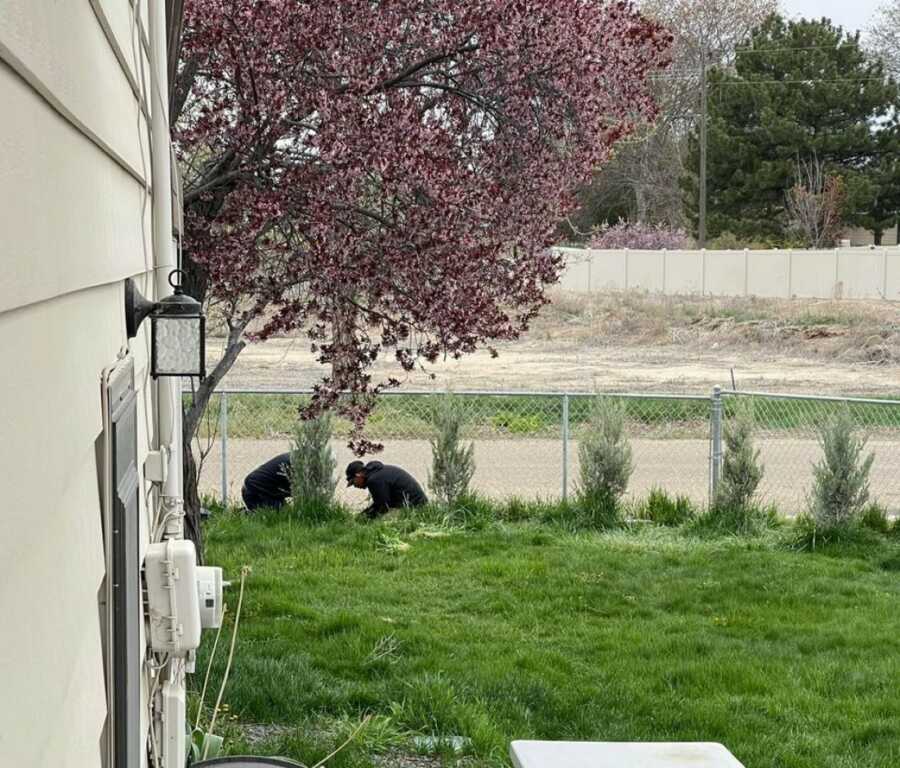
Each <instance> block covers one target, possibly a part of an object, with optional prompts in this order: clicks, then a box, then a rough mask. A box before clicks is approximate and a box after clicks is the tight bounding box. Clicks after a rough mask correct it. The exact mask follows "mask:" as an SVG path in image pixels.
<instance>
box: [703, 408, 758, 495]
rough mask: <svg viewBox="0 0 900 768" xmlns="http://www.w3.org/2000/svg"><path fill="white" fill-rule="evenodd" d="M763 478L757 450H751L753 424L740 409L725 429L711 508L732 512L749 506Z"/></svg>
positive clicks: (748, 415)
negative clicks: (722, 450) (720, 466)
mask: <svg viewBox="0 0 900 768" xmlns="http://www.w3.org/2000/svg"><path fill="white" fill-rule="evenodd" d="M762 476H763V466H762V464H760V462H759V451H758V450H754V448H753V421H752V419H751V416H750V414H749V413H748V412H747V410H746V409H743V408H742V409H739V410H738V412H737V413H736V414H735V415H734V417H733V418H732V419H730V420H729V422H728V424H727V425H726V426H725V457H724V459H723V461H722V477H721V478H720V481H719V487H718V488H717V489H716V498H715V499H714V502H713V503H714V505H715V506H717V507H728V508H732V509H743V508H746V507H749V506H750V505H751V504H752V502H753V497H754V495H755V494H756V489H757V488H759V483H760V481H761V480H762Z"/></svg>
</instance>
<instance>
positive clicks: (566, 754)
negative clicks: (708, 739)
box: [509, 741, 744, 768]
mask: <svg viewBox="0 0 900 768" xmlns="http://www.w3.org/2000/svg"><path fill="white" fill-rule="evenodd" d="M509 753H510V756H511V757H512V761H513V765H515V766H516V768H744V766H742V765H741V764H740V763H739V762H738V761H737V759H736V758H735V757H734V755H732V754H731V752H729V751H728V750H727V749H725V747H723V746H722V745H721V744H714V743H688V742H684V743H640V742H608V741H514V742H513V743H512V744H510V747H509Z"/></svg>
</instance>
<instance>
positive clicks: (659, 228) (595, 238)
mask: <svg viewBox="0 0 900 768" xmlns="http://www.w3.org/2000/svg"><path fill="white" fill-rule="evenodd" d="M688 245H689V241H688V236H687V234H686V233H685V231H684V230H683V229H676V228H674V227H670V226H667V225H666V224H645V223H643V222H640V221H635V222H630V221H624V220H623V219H619V220H618V221H617V222H616V223H615V224H613V225H612V226H610V224H609V223H605V224H603V225H602V226H601V227H600V228H599V229H598V230H596V231H595V232H594V233H593V235H592V237H591V242H590V247H591V248H598V249H604V250H605V249H610V250H612V249H616V248H635V249H638V250H650V251H659V250H662V249H664V248H668V249H670V250H678V249H680V248H687V247H688Z"/></svg>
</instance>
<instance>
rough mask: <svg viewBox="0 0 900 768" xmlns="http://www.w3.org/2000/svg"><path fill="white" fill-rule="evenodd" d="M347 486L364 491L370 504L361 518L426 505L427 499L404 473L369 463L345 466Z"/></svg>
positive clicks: (419, 486) (386, 465)
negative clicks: (367, 494)
mask: <svg viewBox="0 0 900 768" xmlns="http://www.w3.org/2000/svg"><path fill="white" fill-rule="evenodd" d="M346 474H347V485H348V486H351V485H353V486H356V487H357V488H366V489H368V491H369V493H370V494H371V496H372V503H371V504H370V505H369V506H368V507H366V509H364V510H363V512H362V514H363V515H364V516H365V517H368V518H369V519H374V518H376V517H378V516H379V515H383V514H385V513H386V512H387V511H388V510H390V509H400V508H402V507H420V506H422V505H424V504H427V503H428V497H427V496H426V495H425V491H423V490H422V486H421V485H419V484H418V483H417V482H416V479H415V478H414V477H413V476H412V475H411V474H409V472H407V471H406V470H404V469H401V468H400V467H393V466H391V465H390V464H382V463H381V462H380V461H370V462H369V463H368V464H363V463H362V462H361V461H353V462H350V464H348V465H347V473H346Z"/></svg>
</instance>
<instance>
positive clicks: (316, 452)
mask: <svg viewBox="0 0 900 768" xmlns="http://www.w3.org/2000/svg"><path fill="white" fill-rule="evenodd" d="M336 466H337V461H336V460H335V458H334V452H333V451H332V449H331V415H330V414H328V413H324V414H322V415H321V416H319V417H317V418H315V419H302V420H300V421H299V422H298V423H297V425H296V426H295V427H294V438H293V444H292V446H291V495H292V496H293V498H294V509H295V510H296V511H297V512H299V513H300V514H301V515H302V516H308V517H311V518H315V519H316V520H319V519H326V518H328V517H331V516H332V515H330V514H327V511H329V510H331V508H332V507H334V489H335V485H336V481H335V476H334V470H335V467H336ZM306 513H308V514H306Z"/></svg>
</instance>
